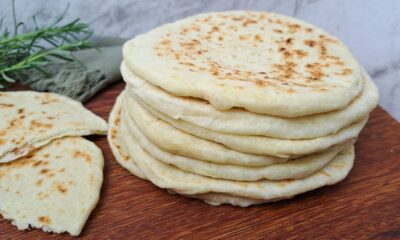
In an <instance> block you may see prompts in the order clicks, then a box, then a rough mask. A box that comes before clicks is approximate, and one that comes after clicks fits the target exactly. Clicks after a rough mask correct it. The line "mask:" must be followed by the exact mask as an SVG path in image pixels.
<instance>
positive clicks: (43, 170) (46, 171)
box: [40, 168, 50, 174]
mask: <svg viewBox="0 0 400 240" xmlns="http://www.w3.org/2000/svg"><path fill="white" fill-rule="evenodd" d="M49 172H50V170H49V169H47V168H44V169H42V170H40V173H41V174H47V173H49Z"/></svg>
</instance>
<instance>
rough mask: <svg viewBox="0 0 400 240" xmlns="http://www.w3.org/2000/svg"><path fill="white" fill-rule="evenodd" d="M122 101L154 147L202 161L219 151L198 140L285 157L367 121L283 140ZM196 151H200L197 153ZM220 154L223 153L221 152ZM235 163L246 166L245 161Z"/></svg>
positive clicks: (346, 135) (348, 134)
mask: <svg viewBox="0 0 400 240" xmlns="http://www.w3.org/2000/svg"><path fill="white" fill-rule="evenodd" d="M127 96H128V95H127ZM125 101H126V103H125V104H124V106H125V108H124V109H125V110H126V111H127V112H128V113H129V115H130V116H131V118H132V119H133V120H134V121H135V123H136V124H137V125H138V126H139V128H140V129H141V130H142V131H143V133H144V134H145V135H146V136H147V137H148V138H149V139H150V140H151V141H152V142H153V143H155V144H156V145H157V146H158V147H160V148H162V149H164V150H166V151H169V152H172V153H176V154H178V155H182V156H186V157H189V158H195V159H199V160H205V161H214V159H215V158H216V157H214V156H211V154H214V155H218V154H220V153H221V151H215V152H214V150H211V148H210V147H204V145H203V146H202V145H201V144H200V143H199V142H200V141H202V142H204V143H207V144H216V143H220V144H223V145H224V146H226V147H227V148H228V149H232V150H231V151H235V152H240V153H242V154H244V153H247V154H255V155H256V156H260V155H263V156H265V157H268V158H271V157H270V156H274V157H278V158H284V159H289V158H296V157H299V156H303V155H307V154H312V153H316V152H319V151H322V150H325V149H327V148H329V147H331V146H334V145H336V144H339V143H342V142H344V141H346V140H349V139H351V138H355V137H357V135H358V134H359V133H360V131H361V130H362V128H363V127H364V125H365V123H366V122H367V118H365V119H363V120H361V121H360V122H357V123H354V124H352V125H350V126H348V127H346V128H344V129H342V130H340V131H339V132H338V133H336V134H334V135H328V136H325V137H320V138H315V139H304V140H285V139H277V138H269V137H265V136H245V135H234V134H226V133H219V132H214V131H210V130H208V129H205V128H201V127H197V126H195V125H192V124H189V123H187V122H184V121H181V120H175V119H171V118H169V117H167V116H165V115H163V114H161V113H159V112H157V111H156V110H154V109H152V108H151V107H149V106H146V105H145V104H143V103H140V104H139V103H138V102H136V100H135V99H134V98H133V97H126V98H125ZM178 133H179V134H178ZM196 136H197V137H196ZM207 139H208V140H209V141H207ZM207 146H208V145H207ZM200 151H202V153H199V152H200ZM224 156H226V155H225V154H224ZM275 163H276V162H275ZM232 164H235V163H232ZM236 164H238V165H248V163H242V164H240V163H236ZM256 166H257V165H256ZM258 166H260V165H258ZM264 166H265V164H264Z"/></svg>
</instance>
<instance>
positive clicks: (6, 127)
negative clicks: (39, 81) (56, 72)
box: [0, 91, 107, 163]
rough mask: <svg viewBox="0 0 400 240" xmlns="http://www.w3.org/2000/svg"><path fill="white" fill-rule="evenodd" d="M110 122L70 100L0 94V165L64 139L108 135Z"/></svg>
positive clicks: (55, 96) (32, 94)
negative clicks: (65, 137)
mask: <svg viewBox="0 0 400 240" xmlns="http://www.w3.org/2000/svg"><path fill="white" fill-rule="evenodd" d="M106 132H107V123H106V122H105V121H104V120H103V119H101V118H100V117H98V116H96V115H95V114H93V113H91V112H90V111H89V110H87V109H85V107H83V105H82V104H81V103H79V102H77V101H74V100H71V99H70V98H67V97H64V96H61V95H58V94H54V93H38V92H32V91H18V92H1V93H0V163H4V162H10V161H13V160H15V159H17V158H19V157H22V156H25V155H27V154H28V153H29V152H31V151H32V150H33V149H35V148H38V147H41V146H44V145H46V144H47V143H49V142H50V141H51V140H53V139H55V138H60V137H64V136H83V135H90V134H106Z"/></svg>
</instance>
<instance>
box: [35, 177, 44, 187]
mask: <svg viewBox="0 0 400 240" xmlns="http://www.w3.org/2000/svg"><path fill="white" fill-rule="evenodd" d="M42 183H43V179H39V180H37V181H36V186H38V187H40V186H41V185H42Z"/></svg>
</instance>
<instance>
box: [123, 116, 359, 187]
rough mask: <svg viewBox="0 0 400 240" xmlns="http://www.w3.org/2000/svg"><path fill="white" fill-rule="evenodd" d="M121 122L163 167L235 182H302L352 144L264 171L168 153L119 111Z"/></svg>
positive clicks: (269, 167) (126, 132) (345, 144)
mask: <svg viewBox="0 0 400 240" xmlns="http://www.w3.org/2000/svg"><path fill="white" fill-rule="evenodd" d="M121 121H122V122H121V132H123V133H125V134H130V135H132V136H133V137H134V138H135V140H136V141H137V142H138V144H139V145H140V147H141V148H143V149H144V150H145V151H146V152H148V153H150V154H151V155H152V156H154V157H155V158H156V159H158V160H160V161H162V162H164V163H165V164H171V165H174V166H175V167H177V168H179V169H181V170H182V171H185V172H191V173H195V174H198V175H203V176H208V177H213V178H220V179H230V180H238V181H257V180H262V179H270V180H284V179H301V178H305V177H307V176H309V175H311V174H313V173H314V172H317V171H318V170H320V169H321V168H323V167H324V166H325V165H326V164H327V163H328V162H329V161H331V160H332V159H333V158H334V157H335V156H336V155H337V154H338V153H339V152H341V151H342V150H343V149H344V148H345V147H346V146H347V145H349V144H352V141H350V142H349V141H348V142H345V143H342V144H338V145H337V146H334V147H332V148H330V149H327V150H325V151H322V152H319V153H316V154H312V155H307V156H305V157H302V158H298V159H295V160H291V161H288V162H284V163H275V164H272V165H269V166H265V167H254V166H253V167H252V166H238V165H231V164H218V163H213V162H212V161H211V162H207V161H201V160H197V159H193V158H187V157H182V156H179V155H176V154H172V153H169V152H167V151H164V150H162V149H160V148H159V147H157V146H156V145H155V144H153V143H152V142H151V141H150V140H149V139H148V138H147V137H146V136H145V135H144V134H143V133H142V132H141V131H140V129H139V127H138V126H136V123H135V122H134V121H132V120H131V119H130V117H129V116H127V113H125V112H124V110H123V109H122V113H121Z"/></svg>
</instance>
